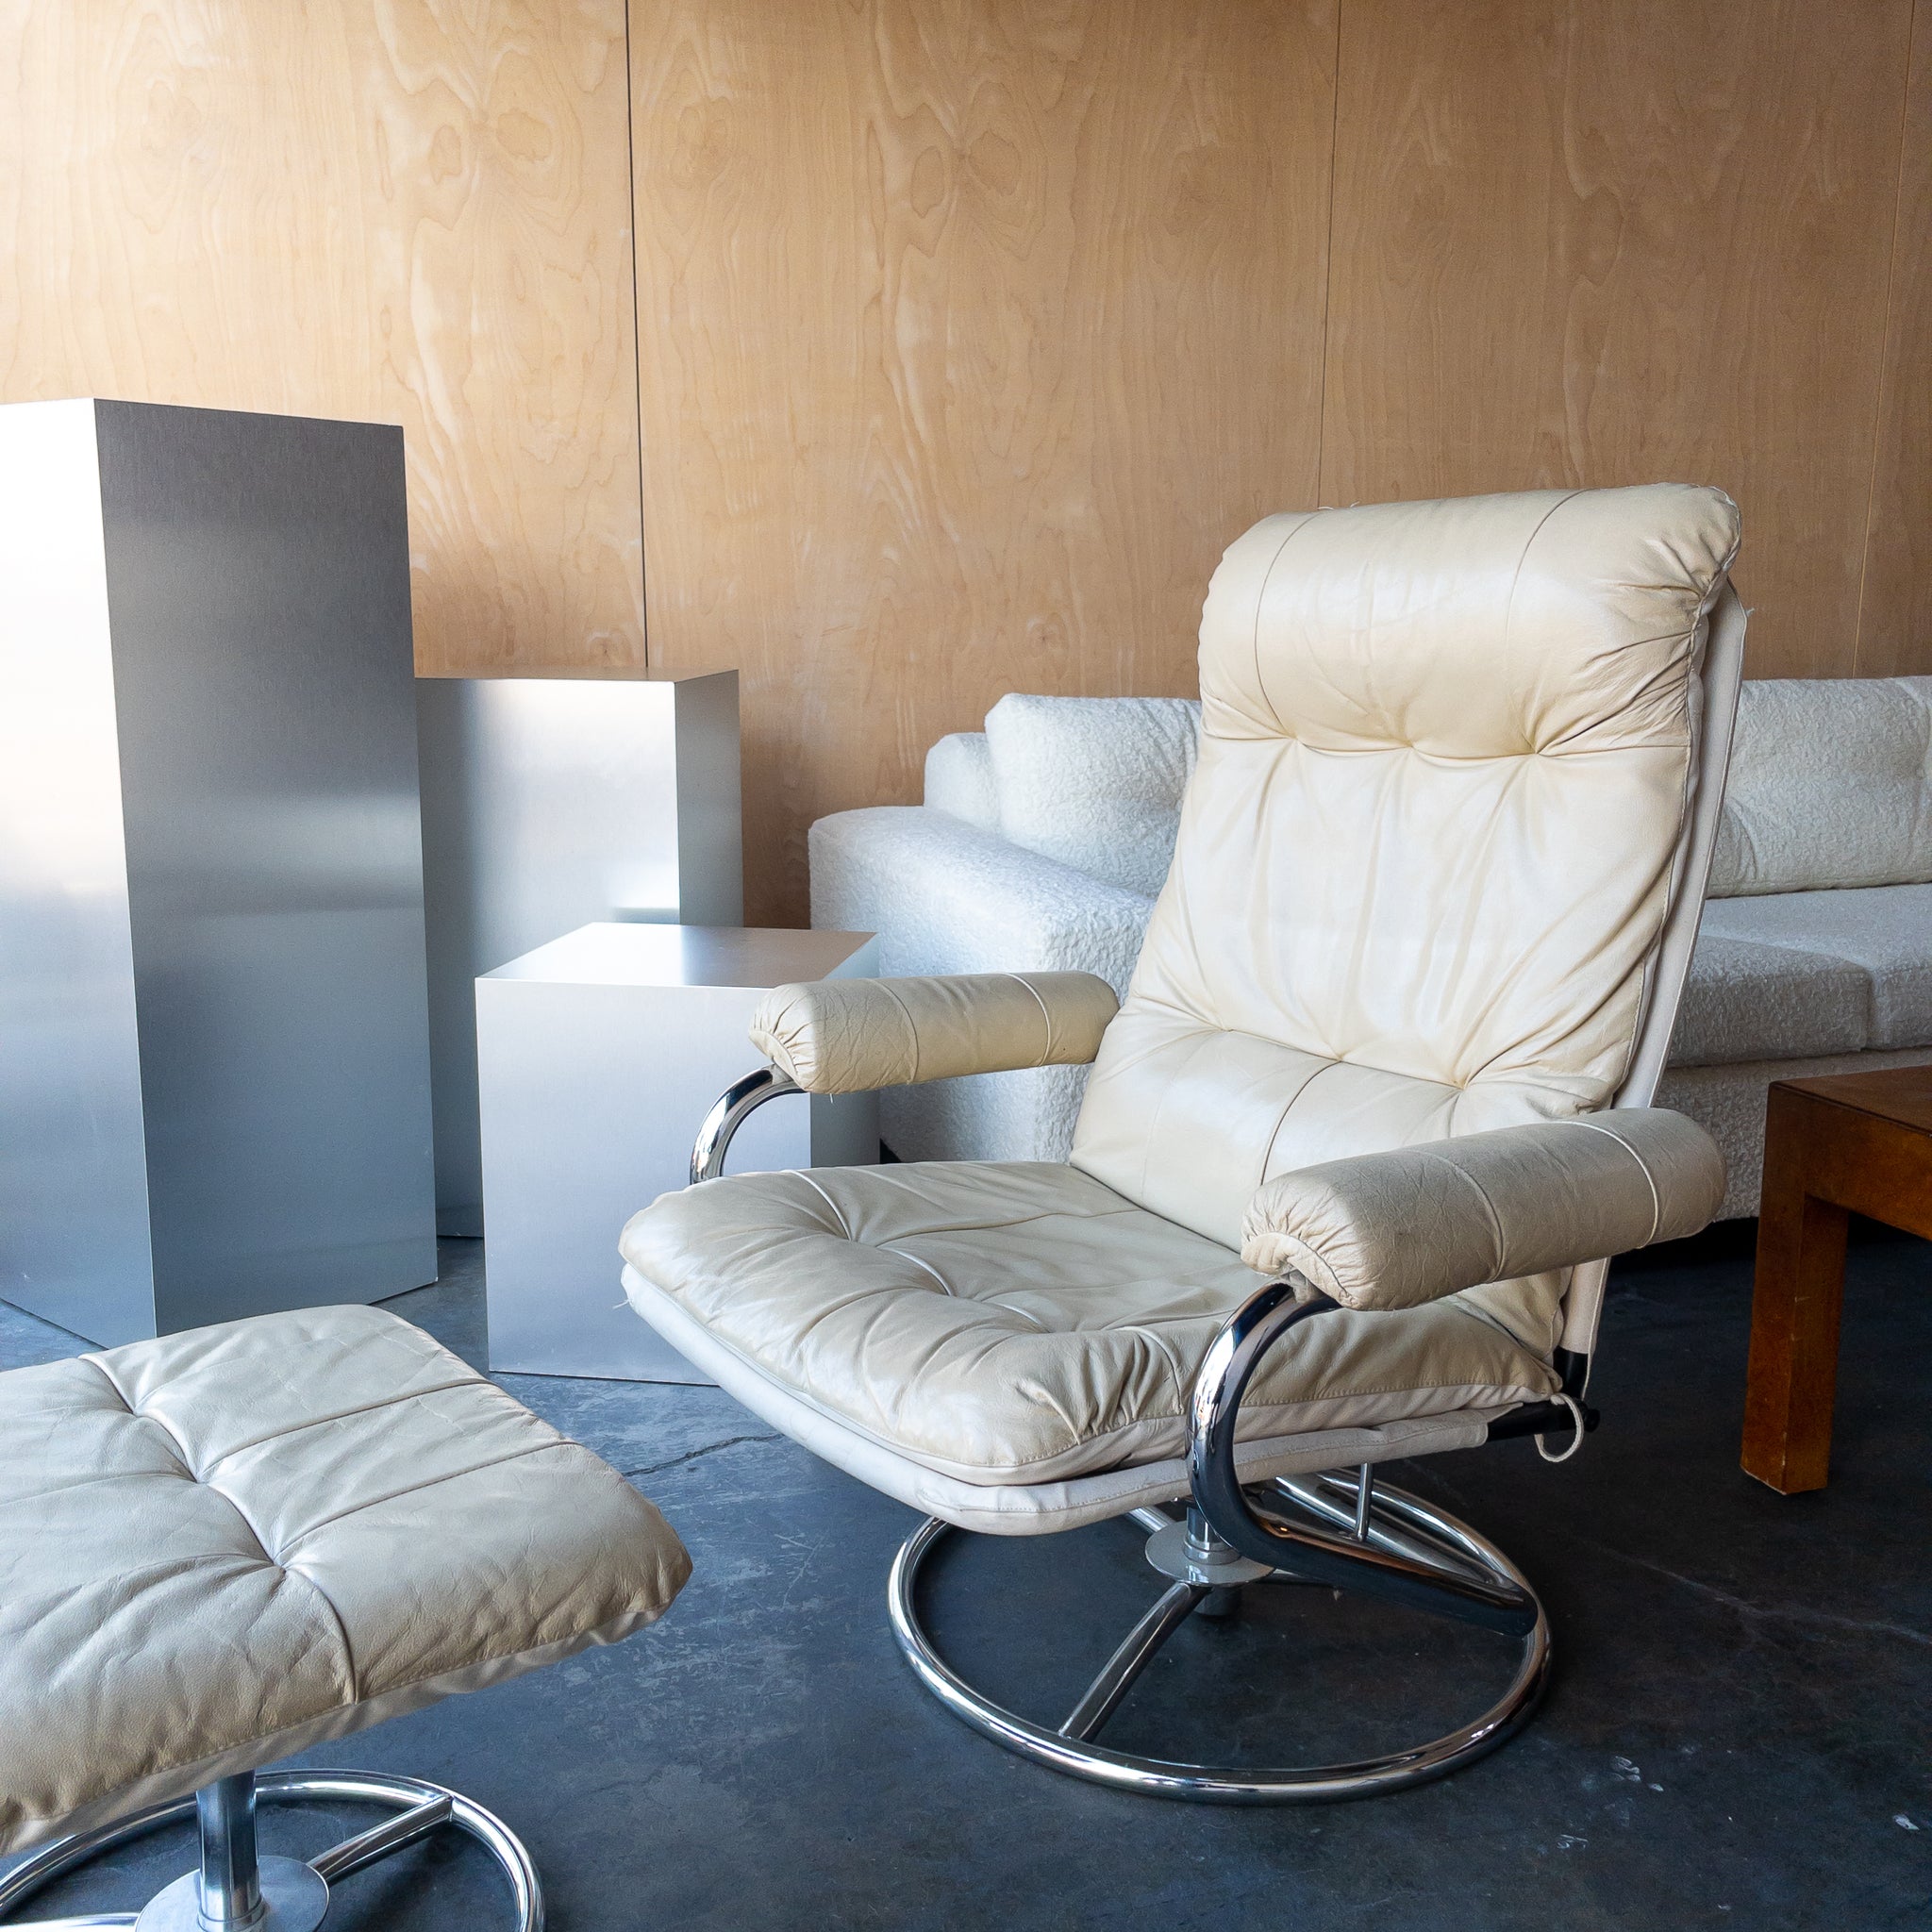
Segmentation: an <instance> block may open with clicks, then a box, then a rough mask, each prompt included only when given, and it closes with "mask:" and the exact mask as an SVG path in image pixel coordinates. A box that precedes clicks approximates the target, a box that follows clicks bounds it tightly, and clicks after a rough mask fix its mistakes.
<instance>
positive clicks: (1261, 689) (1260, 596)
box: [1203, 510, 1321, 738]
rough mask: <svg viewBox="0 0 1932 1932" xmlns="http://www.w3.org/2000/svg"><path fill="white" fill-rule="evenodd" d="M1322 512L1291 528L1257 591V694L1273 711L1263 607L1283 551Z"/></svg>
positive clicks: (1282, 735)
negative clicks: (1264, 657) (1264, 658)
mask: <svg viewBox="0 0 1932 1932" xmlns="http://www.w3.org/2000/svg"><path fill="white" fill-rule="evenodd" d="M1320 514H1321V512H1320V511H1319V510H1313V511H1310V512H1308V513H1307V515H1305V516H1304V517H1303V518H1302V520H1301V522H1300V523H1298V524H1297V525H1295V526H1294V528H1293V529H1291V531H1290V532H1289V533H1288V535H1287V536H1285V537H1284V538H1283V539H1282V540H1281V542H1280V544H1279V545H1278V546H1277V547H1276V549H1275V552H1274V556H1273V557H1271V558H1269V559H1268V568H1267V569H1266V570H1264V571H1263V572H1262V573H1261V585H1260V588H1259V589H1258V590H1257V591H1256V592H1255V633H1254V655H1255V696H1256V698H1257V700H1258V702H1259V703H1260V705H1261V707H1262V708H1263V709H1264V710H1266V711H1270V712H1272V711H1273V710H1274V699H1273V698H1271V697H1270V696H1269V695H1268V686H1267V683H1266V681H1265V680H1264V679H1263V677H1262V675H1261V607H1262V606H1263V605H1264V604H1265V603H1267V601H1268V586H1269V585H1270V584H1272V583H1273V582H1274V572H1275V569H1276V568H1277V566H1278V565H1279V564H1280V562H1281V553H1282V552H1283V551H1284V550H1286V549H1287V548H1288V546H1289V545H1290V544H1291V543H1292V542H1293V541H1294V540H1295V539H1296V538H1297V537H1299V536H1300V535H1301V533H1302V532H1303V531H1304V530H1306V529H1307V527H1308V525H1310V524H1312V523H1313V522H1314V521H1315V518H1316V517H1317V516H1319V515H1320ZM1205 715H1206V714H1205V713H1204V714H1203V716H1204V718H1205ZM1274 722H1275V724H1277V725H1278V724H1280V723H1281V720H1280V719H1279V717H1276V719H1275V721H1274ZM1204 728H1205V725H1204ZM1277 735H1279V736H1281V737H1287V738H1292V737H1293V735H1294V734H1293V733H1292V732H1281V733H1279V734H1277Z"/></svg>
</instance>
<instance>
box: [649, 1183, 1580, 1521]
mask: <svg viewBox="0 0 1932 1932" xmlns="http://www.w3.org/2000/svg"><path fill="white" fill-rule="evenodd" d="M623 1245H624V1253H625V1258H626V1259H627V1260H628V1261H629V1262H630V1264H631V1266H632V1267H633V1268H634V1269H635V1270H636V1271H637V1273H638V1274H641V1275H642V1276H643V1277H645V1278H646V1279H647V1280H649V1281H652V1282H654V1283H656V1284H658V1286H659V1287H660V1288H661V1289H662V1290H663V1291H664V1292H666V1293H667V1294H669V1295H670V1296H671V1297H672V1298H673V1299H674V1300H675V1301H676V1302H677V1303H678V1305H679V1306H680V1307H683V1308H685V1309H687V1310H688V1311H689V1312H690V1313H691V1315H692V1316H694V1317H695V1318H696V1319H697V1320H698V1321H699V1322H701V1323H702V1324H704V1326H705V1327H706V1329H707V1330H708V1332H709V1333H710V1334H711V1335H713V1336H714V1337H716V1338H717V1340H718V1341H721V1342H722V1343H724V1345H726V1346H727V1347H729V1348H731V1349H732V1350H734V1351H735V1352H736V1353H737V1354H738V1355H739V1356H740V1357H741V1358H742V1359H744V1360H746V1361H749V1362H755V1363H757V1364H758V1370H759V1372H760V1373H761V1374H763V1375H764V1376H766V1377H767V1378H768V1379H770V1380H772V1381H774V1382H775V1383H777V1384H779V1385H780V1386H782V1387H783V1388H785V1389H786V1390H788V1391H791V1393H793V1394H794V1395H796V1396H798V1397H799V1398H800V1399H801V1400H804V1401H807V1402H808V1403H810V1404H812V1405H814V1406H815V1407H818V1408H819V1409H821V1410H822V1411H823V1412H824V1413H825V1414H827V1415H830V1416H833V1417H835V1418H837V1419H839V1420H841V1422H843V1423H844V1424H846V1425H847V1426H848V1427H850V1428H852V1429H854V1430H856V1431H858V1433H859V1434H861V1435H863V1436H866V1437H868V1438H870V1439H871V1440H873V1441H877V1442H881V1443H885V1444H889V1445H890V1446H891V1447H892V1448H894V1449H895V1450H897V1451H898V1452H899V1453H900V1454H901V1455H903V1456H906V1457H909V1458H910V1459H912V1460H913V1461H916V1462H918V1463H921V1464H922V1465H924V1467H926V1468H928V1469H932V1470H937V1471H940V1472H941V1473H943V1474H949V1475H953V1476H956V1477H958V1478H959V1479H960V1480H961V1481H965V1482H973V1483H983V1484H991V1483H1014V1482H1054V1481H1058V1480H1061V1479H1063V1478H1066V1477H1068V1476H1074V1475H1080V1474H1090V1473H1091V1472H1094V1471H1099V1470H1108V1469H1113V1468H1116V1467H1118V1466H1120V1465H1122V1464H1124V1463H1134V1462H1147V1461H1154V1460H1157V1459H1158V1458H1161V1457H1175V1456H1178V1455H1179V1454H1180V1453H1181V1452H1182V1449H1183V1447H1184V1446H1185V1441H1186V1424H1185V1415H1186V1409H1187V1402H1188V1394H1189V1391H1190V1390H1191V1388H1192V1386H1193V1379H1194V1374H1195V1371H1196V1370H1197V1369H1198V1368H1199V1366H1200V1363H1201V1358H1202V1357H1203V1356H1204V1355H1205V1354H1206V1353H1207V1351H1208V1344H1209V1343H1210V1342H1212V1341H1213V1340H1214V1337H1215V1334H1216V1333H1217V1331H1218V1330H1219V1329H1220V1327H1221V1324H1223V1323H1224V1322H1225V1321H1226V1319H1227V1318H1228V1316H1229V1315H1231V1314H1232V1313H1233V1312H1234V1310H1235V1309H1236V1308H1237V1307H1240V1306H1241V1303H1242V1302H1243V1301H1245V1300H1246V1299H1247V1297H1248V1296H1249V1295H1251V1294H1252V1293H1254V1291H1255V1290H1256V1289H1257V1288H1258V1287H1259V1286H1260V1282H1259V1280H1258V1278H1257V1276H1256V1275H1255V1274H1253V1273H1252V1272H1250V1271H1249V1270H1248V1269H1246V1268H1244V1267H1243V1266H1242V1265H1241V1260H1240V1257H1238V1256H1236V1255H1234V1254H1233V1253H1231V1252H1230V1251H1229V1250H1228V1249H1226V1248H1224V1247H1223V1246H1222V1245H1221V1244H1220V1243H1219V1242H1217V1241H1208V1240H1207V1239H1206V1238H1205V1237H1203V1236H1201V1235H1197V1234H1194V1233H1192V1232H1191V1231H1190V1230H1189V1229H1187V1228H1184V1227H1179V1226H1176V1225H1175V1224H1174V1223H1173V1222H1170V1221H1164V1220H1162V1219H1161V1218H1160V1217H1159V1216H1158V1215H1154V1214H1150V1213H1148V1212H1147V1210H1146V1209H1145V1208H1138V1207H1136V1206H1135V1205H1134V1204H1133V1203H1132V1202H1131V1201H1125V1200H1123V1199H1122V1198H1121V1196H1120V1195H1118V1194H1116V1193H1114V1192H1113V1191H1112V1190H1111V1189H1109V1188H1108V1187H1106V1186H1105V1185H1104V1184H1103V1183H1101V1182H1099V1181H1096V1180H1094V1179H1093V1178H1092V1177H1091V1175H1089V1174H1081V1173H1080V1172H1079V1171H1078V1170H1077V1169H1076V1168H1071V1167H1061V1166H1058V1165H1056V1164H1053V1163H1050V1162H1044V1161H1024V1162H1011V1163H1004V1162H992V1161H986V1162H981V1161H930V1162H915V1163H908V1164H905V1165H900V1166H891V1167H841V1168H820V1169H816V1170H814V1171H813V1172H812V1173H810V1174H745V1175H740V1176H736V1177H732V1178H727V1179H725V1180H721V1181H707V1182H705V1183H704V1184H703V1185H702V1186H699V1187H694V1188H691V1189H688V1190H686V1191H684V1192H682V1193H677V1194H667V1195H665V1196H664V1197H663V1199H662V1200H660V1201H658V1204H657V1205H656V1206H655V1207H654V1208H650V1209H649V1210H647V1211H646V1212H644V1213H642V1214H640V1215H638V1216H636V1217H635V1218H634V1219H633V1220H632V1221H631V1223H630V1224H629V1226H628V1227H626V1228H625V1232H624V1241H623ZM1555 1315H1556V1302H1555V1296H1554V1293H1553V1292H1550V1293H1547V1294H1546V1295H1545V1297H1544V1299H1543V1302H1542V1305H1541V1308H1540V1309H1539V1310H1538V1311H1537V1313H1536V1315H1535V1316H1534V1317H1533V1318H1532V1319H1531V1320H1530V1322H1529V1323H1528V1324H1527V1325H1526V1326H1524V1328H1522V1329H1520V1330H1517V1331H1513V1332H1512V1330H1511V1328H1510V1327H1509V1326H1507V1319H1515V1318H1516V1316H1517V1311H1514V1310H1512V1311H1509V1315H1508V1317H1507V1318H1506V1319H1501V1320H1499V1319H1496V1318H1495V1317H1494V1316H1493V1315H1492V1314H1491V1311H1490V1310H1488V1309H1486V1308H1485V1307H1483V1306H1482V1305H1481V1304H1480V1302H1479V1301H1465V1300H1460V1299H1458V1300H1455V1301H1450V1302H1441V1303H1438V1304H1436V1305H1434V1306H1432V1307H1424V1308H1417V1309H1415V1310H1413V1311H1412V1312H1410V1313H1407V1314H1403V1315H1357V1314H1349V1313H1343V1314H1336V1315H1329V1316H1324V1318H1323V1320H1322V1321H1321V1322H1320V1323H1318V1324H1313V1326H1312V1327H1311V1328H1310V1329H1309V1330H1308V1332H1307V1341H1305V1342H1304V1343H1302V1344H1301V1345H1299V1346H1297V1347H1295V1348H1293V1349H1282V1350H1279V1351H1277V1353H1276V1354H1275V1355H1274V1357H1271V1358H1270V1359H1269V1360H1268V1361H1267V1362H1266V1363H1265V1364H1264V1366H1263V1368H1262V1371H1261V1373H1260V1374H1258V1375H1257V1378H1256V1380H1255V1383H1254V1385H1253V1387H1252V1388H1251V1389H1250V1391H1249V1394H1248V1400H1247V1403H1246V1405H1245V1406H1244V1407H1243V1409H1242V1411H1241V1428H1242V1433H1243V1434H1244V1435H1246V1436H1249V1437H1261V1436H1279V1435H1283V1434H1287V1433H1290V1432H1292V1431H1298V1430H1309V1429H1331V1428H1342V1427H1349V1426H1355V1425H1360V1424H1370V1423H1376V1422H1382V1421H1388V1420H1391V1419H1397V1418H1406V1417H1412V1416H1418V1415H1427V1414H1431V1413H1441V1412H1445V1411H1448V1410H1452V1409H1460V1408H1464V1407H1469V1406H1471V1405H1472V1404H1476V1405H1489V1406H1495V1407H1501V1406H1505V1405H1507V1404H1509V1403H1512V1402H1520V1401H1524V1400H1525V1399H1527V1398H1530V1397H1533V1396H1540V1395H1546V1394H1548V1393H1549V1392H1550V1391H1551V1390H1552V1389H1553V1388H1554V1387H1555V1386H1556V1378H1555V1377H1554V1376H1553V1375H1552V1374H1551V1373H1550V1370H1549V1366H1548V1357H1549V1351H1550V1347H1551V1344H1552V1341H1553V1339H1554V1329H1553V1324H1554V1321H1555Z"/></svg>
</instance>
